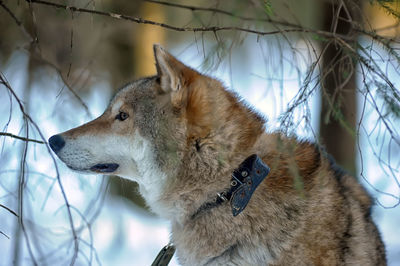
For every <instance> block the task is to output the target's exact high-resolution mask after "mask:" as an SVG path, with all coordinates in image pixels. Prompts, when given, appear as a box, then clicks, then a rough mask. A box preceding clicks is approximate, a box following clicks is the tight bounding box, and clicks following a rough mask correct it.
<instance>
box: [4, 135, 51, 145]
mask: <svg viewBox="0 0 400 266" xmlns="http://www.w3.org/2000/svg"><path fill="white" fill-rule="evenodd" d="M0 136H6V137H11V138H14V139H19V140H23V141H30V142H35V143H40V144H46V142H44V141H41V140H36V139H29V138H24V137H21V136H18V135H14V134H11V133H8V132H0Z"/></svg>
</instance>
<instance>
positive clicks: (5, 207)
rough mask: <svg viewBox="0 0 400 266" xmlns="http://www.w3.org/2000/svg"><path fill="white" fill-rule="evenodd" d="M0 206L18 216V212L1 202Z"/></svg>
mask: <svg viewBox="0 0 400 266" xmlns="http://www.w3.org/2000/svg"><path fill="white" fill-rule="evenodd" d="M0 207H2V208H3V209H6V210H7V211H9V212H11V213H12V214H14V215H15V216H16V217H18V214H17V213H16V212H15V211H13V210H11V209H10V208H8V207H7V206H4V205H3V204H1V203H0Z"/></svg>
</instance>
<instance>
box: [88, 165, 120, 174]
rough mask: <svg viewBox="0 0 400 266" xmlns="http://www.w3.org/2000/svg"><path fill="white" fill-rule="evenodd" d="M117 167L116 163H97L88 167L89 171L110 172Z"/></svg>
mask: <svg viewBox="0 0 400 266" xmlns="http://www.w3.org/2000/svg"><path fill="white" fill-rule="evenodd" d="M118 167H119V164H116V163H99V164H96V165H93V166H92V167H90V171H93V172H97V173H112V172H114V171H115V170H117V168H118Z"/></svg>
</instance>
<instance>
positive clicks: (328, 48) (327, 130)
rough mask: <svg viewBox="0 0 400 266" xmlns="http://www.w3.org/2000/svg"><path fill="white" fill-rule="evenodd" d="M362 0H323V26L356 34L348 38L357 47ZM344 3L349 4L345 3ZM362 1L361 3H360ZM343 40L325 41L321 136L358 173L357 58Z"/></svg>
mask: <svg viewBox="0 0 400 266" xmlns="http://www.w3.org/2000/svg"><path fill="white" fill-rule="evenodd" d="M361 2H362V1H361V0H360V1H350V0H349V1H343V2H342V1H334V0H333V1H329V2H328V1H326V2H324V3H323V14H324V16H323V20H324V21H323V29H324V30H328V31H331V32H336V33H337V34H342V35H347V36H352V37H353V39H352V41H346V43H347V44H348V45H349V47H353V48H354V49H355V50H356V41H357V39H356V38H357V35H356V33H355V32H354V31H353V29H352V25H353V24H354V23H357V22H359V20H360V16H359V13H360V11H361V7H360V5H361ZM341 3H343V4H344V5H346V6H345V7H344V6H342V5H341ZM357 3H358V5H356V4H357ZM346 49H348V48H346V47H344V46H343V44H342V43H338V42H329V43H326V42H324V43H322V47H321V51H324V53H323V56H322V72H321V77H322V78H321V86H322V90H321V91H322V92H321V114H320V131H319V132H320V139H321V142H322V144H324V145H325V148H326V150H327V151H328V153H330V154H331V155H332V156H333V157H334V159H335V160H336V162H337V163H338V164H339V165H340V166H342V167H343V168H344V169H346V170H347V171H348V172H349V173H351V174H353V175H355V174H356V141H357V136H356V134H355V128H356V121H357V97H356V86H357V84H356V69H355V68H356V63H357V60H356V58H355V57H354V54H353V55H352V54H351V53H350V52H349V51H348V50H346Z"/></svg>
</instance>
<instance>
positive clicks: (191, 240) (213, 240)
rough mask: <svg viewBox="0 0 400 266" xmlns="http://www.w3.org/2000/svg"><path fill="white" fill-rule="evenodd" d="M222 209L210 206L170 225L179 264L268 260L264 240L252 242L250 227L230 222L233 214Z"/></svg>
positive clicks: (254, 262)
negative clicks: (189, 217)
mask: <svg viewBox="0 0 400 266" xmlns="http://www.w3.org/2000/svg"><path fill="white" fill-rule="evenodd" d="M223 209H224V208H222V210H220V211H219V210H213V211H211V212H210V213H207V214H204V215H202V216H201V217H198V218H197V219H196V220H195V221H191V222H189V223H187V224H186V225H184V226H180V225H174V226H173V227H172V241H173V243H174V245H175V246H176V248H177V257H178V260H179V262H180V263H181V264H182V265H267V264H268V263H270V262H271V261H272V258H271V255H270V253H269V252H268V249H267V247H266V246H265V245H264V243H261V242H259V241H256V240H254V242H252V241H251V238H252V236H251V233H250V230H249V231H247V230H246V228H243V227H238V226H237V224H236V223H234V222H232V219H234V218H233V217H232V216H229V215H231V214H230V210H229V208H226V209H227V210H226V211H224V210H223ZM220 212H222V213H220ZM221 214H225V215H226V217H229V219H228V218H225V219H224V218H222V217H221ZM257 238H258V237H254V239H257ZM245 239H247V240H245ZM249 239H250V241H248V240H249ZM258 239H259V238H258Z"/></svg>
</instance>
